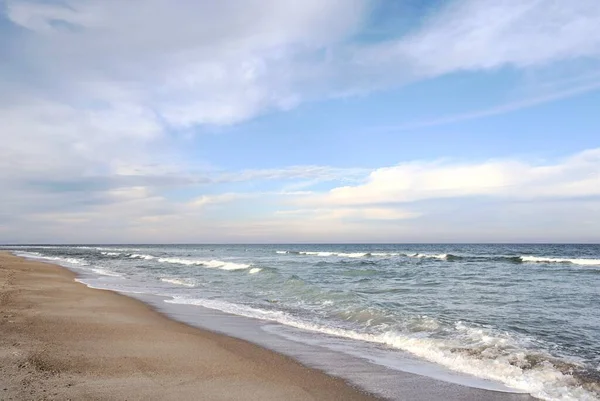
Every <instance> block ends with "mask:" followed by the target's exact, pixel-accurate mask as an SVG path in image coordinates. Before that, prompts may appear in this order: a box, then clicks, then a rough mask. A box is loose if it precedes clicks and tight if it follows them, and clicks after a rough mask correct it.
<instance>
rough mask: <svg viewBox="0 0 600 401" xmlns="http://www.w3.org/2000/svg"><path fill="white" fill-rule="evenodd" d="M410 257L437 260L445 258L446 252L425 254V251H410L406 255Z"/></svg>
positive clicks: (446, 257)
mask: <svg viewBox="0 0 600 401" xmlns="http://www.w3.org/2000/svg"><path fill="white" fill-rule="evenodd" d="M406 256H408V257H410V258H421V259H439V260H447V259H448V254H447V253H439V254H427V253H412V254H408V255H406Z"/></svg>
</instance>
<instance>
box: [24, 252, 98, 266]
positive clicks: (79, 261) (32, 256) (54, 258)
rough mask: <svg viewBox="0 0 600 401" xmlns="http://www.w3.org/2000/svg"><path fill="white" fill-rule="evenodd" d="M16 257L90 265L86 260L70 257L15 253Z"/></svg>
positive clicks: (37, 253)
mask: <svg viewBox="0 0 600 401" xmlns="http://www.w3.org/2000/svg"><path fill="white" fill-rule="evenodd" d="M15 255H17V256H21V257H24V258H30V259H39V260H48V261H53V262H58V263H59V264H60V263H68V264H69V265H79V266H88V265H89V263H88V262H86V261H85V260H84V259H77V258H68V257H65V258H63V257H60V256H46V255H42V254H41V253H39V252H15Z"/></svg>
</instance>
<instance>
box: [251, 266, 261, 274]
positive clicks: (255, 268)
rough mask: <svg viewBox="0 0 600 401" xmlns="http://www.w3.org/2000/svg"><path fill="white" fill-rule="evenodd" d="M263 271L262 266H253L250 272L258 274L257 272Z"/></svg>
mask: <svg viewBox="0 0 600 401" xmlns="http://www.w3.org/2000/svg"><path fill="white" fill-rule="evenodd" d="M261 271H262V269H261V268H260V267H253V268H252V269H250V271H249V272H248V273H250V274H256V273H260V272H261Z"/></svg>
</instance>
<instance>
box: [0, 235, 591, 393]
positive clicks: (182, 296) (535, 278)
mask: <svg viewBox="0 0 600 401" xmlns="http://www.w3.org/2000/svg"><path fill="white" fill-rule="evenodd" d="M3 248H4V249H9V250H11V251H13V252H14V253H15V254H17V255H20V256H25V257H29V258H34V259H40V260H45V261H51V262H54V263H57V264H61V265H63V266H66V267H68V268H70V269H72V270H74V271H76V272H77V273H79V274H80V280H81V281H82V282H83V283H85V284H87V285H89V286H91V287H96V288H106V289H112V290H116V291H120V292H123V293H128V294H137V295H138V296H140V295H144V294H145V295H152V296H158V297H161V298H160V299H161V302H162V303H164V305H165V307H166V306H168V305H187V307H190V306H195V307H198V310H200V309H201V308H202V309H204V308H208V309H211V310H216V311H221V312H224V313H226V314H229V315H234V316H241V317H244V318H245V319H248V318H250V319H251V320H252V321H255V322H256V323H257V324H258V325H259V326H260V325H264V327H265V329H264V330H263V331H264V335H265V336H287V337H288V338H292V339H293V340H294V341H296V342H304V343H306V344H309V345H310V343H311V342H315V341H317V340H318V341H320V342H319V346H322V347H329V348H331V349H334V350H335V352H339V353H348V354H352V356H353V357H355V358H359V359H361V358H362V359H363V360H364V361H365V363H366V364H368V363H372V364H373V363H374V364H378V365H380V366H384V367H385V368H386V369H390V370H394V369H396V370H408V371H412V372H416V373H419V374H425V375H427V374H431V375H432V376H433V377H436V378H441V379H442V380H444V379H447V380H448V381H455V382H459V383H461V384H467V385H469V383H471V384H472V385H473V386H474V387H486V386H485V385H481V384H478V383H490V385H489V386H488V387H489V388H492V389H494V385H495V384H497V385H498V388H497V389H505V390H507V391H510V390H514V391H516V392H524V393H529V394H531V395H533V396H535V397H538V398H541V399H545V400H600V245H566V244H565V245H550V244H546V245H525V244H523V245H508V244H501V245H489V244H485V245H484V244H480V245H465V244H460V245H449V244H444V245H433V244H410V245H374V244H366V245H359V244H352V245H114V246H112V245H98V246H93V245H92V246H90V245H86V246H5V247H3ZM234 334H235V333H234ZM342 345H343V346H342ZM375 356H377V357H375ZM407 360H410V361H411V363H410V364H409V363H406V361H407ZM419 363H422V365H421V368H419V367H418V366H419ZM408 365H411V366H412V367H409V368H406V369H405V366H408ZM415 366H417V367H416V368H415ZM411 369H412V370H411ZM435 372H437V373H435ZM439 372H447V374H446V373H439ZM445 374H446V377H444V375H445ZM453 375H454V376H453ZM460 378H463V379H464V380H463V382H461V379H460Z"/></svg>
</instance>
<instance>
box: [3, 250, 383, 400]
mask: <svg viewBox="0 0 600 401" xmlns="http://www.w3.org/2000/svg"><path fill="white" fill-rule="evenodd" d="M74 278H75V274H73V273H72V272H70V271H68V270H66V269H63V268H61V267H58V266H54V265H51V264H46V263H40V262H34V261H29V260H25V259H21V258H18V257H15V256H12V255H10V254H8V253H0V399H2V400H69V399H70V400H267V401H268V400H278V401H279V400H286V401H293V400H348V401H352V400H357V401H358V400H374V399H375V398H374V397H371V396H369V395H367V394H364V393H362V392H360V391H359V390H357V389H355V388H353V387H351V386H350V385H348V384H346V383H345V382H344V381H343V380H341V379H337V378H333V377H331V376H328V375H326V374H324V373H322V372H320V371H317V370H313V369H310V368H307V367H304V366H302V365H301V364H299V363H297V362H295V361H294V360H292V359H290V358H287V357H285V356H282V355H279V354H277V353H274V352H271V351H268V350H266V349H263V348H261V347H258V346H255V345H253V344H250V343H247V342H245V341H242V340H238V339H234V338H231V337H227V336H224V335H219V334H215V333H212V332H208V331H204V330H200V329H197V328H192V327H189V326H187V325H185V324H182V323H178V322H175V321H172V320H170V319H168V318H167V317H165V316H163V315H161V314H159V313H158V312H155V311H154V310H152V309H151V308H150V307H149V306H147V305H145V304H143V303H141V302H139V301H137V300H134V299H130V298H128V297H125V296H122V295H119V294H117V293H114V292H111V291H102V290H94V289H90V288H88V287H86V286H85V285H83V284H80V283H77V282H75V281H74Z"/></svg>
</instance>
